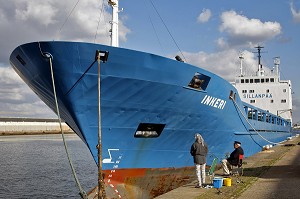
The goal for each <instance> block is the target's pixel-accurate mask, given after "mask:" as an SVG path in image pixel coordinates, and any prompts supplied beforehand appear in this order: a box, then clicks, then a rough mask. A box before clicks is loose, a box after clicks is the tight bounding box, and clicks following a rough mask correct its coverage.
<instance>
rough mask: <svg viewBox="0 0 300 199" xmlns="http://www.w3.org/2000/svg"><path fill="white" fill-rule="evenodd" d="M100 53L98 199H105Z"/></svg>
mask: <svg viewBox="0 0 300 199" xmlns="http://www.w3.org/2000/svg"><path fill="white" fill-rule="evenodd" d="M100 56H101V55H100V53H99V54H98V199H105V198H106V194H105V187H104V181H103V174H102V141H101V140H102V138H101V108H100V106H101V94H100V93H101V92H100V91H101V90H100V62H101V60H100Z"/></svg>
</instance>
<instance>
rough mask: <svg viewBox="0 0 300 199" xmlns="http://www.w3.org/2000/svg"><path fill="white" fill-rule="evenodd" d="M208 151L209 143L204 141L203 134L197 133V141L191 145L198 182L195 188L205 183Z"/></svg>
mask: <svg viewBox="0 0 300 199" xmlns="http://www.w3.org/2000/svg"><path fill="white" fill-rule="evenodd" d="M207 152H208V148H207V144H206V143H205V142H204V140H203V138H202V136H201V135H200V134H199V133H196V134H195V142H194V143H193V145H192V146H191V151H190V153H191V155H192V156H193V158H194V163H195V168H196V176H197V179H198V184H197V185H196V186H195V188H201V187H202V185H203V184H204V183H205V166H206V155H207Z"/></svg>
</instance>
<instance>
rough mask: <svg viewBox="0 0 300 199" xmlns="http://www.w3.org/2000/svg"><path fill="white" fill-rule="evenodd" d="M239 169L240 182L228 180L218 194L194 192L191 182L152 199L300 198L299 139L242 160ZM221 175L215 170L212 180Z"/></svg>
mask: <svg viewBox="0 0 300 199" xmlns="http://www.w3.org/2000/svg"><path fill="white" fill-rule="evenodd" d="M243 168H244V172H243V176H241V177H240V179H241V180H242V182H238V179H237V177H235V176H231V186H222V187H221V188H220V192H219V191H218V190H217V189H216V188H200V189H199V188H195V184H196V182H192V183H190V184H187V185H184V186H182V187H179V188H177V189H174V190H172V191H170V192H168V193H165V194H163V195H161V196H158V197H156V199H179V198H180V199H182V198H185V199H200V198H201V199H213V198H218V199H220V198H224V199H225V198H226V199H228V198H237V199H248V198H252V199H256V198H259V199H273V198H274V199H275V198H276V199H277V198H280V199H285V198H286V199H287V198H289V199H291V198H300V137H294V138H293V139H291V140H288V141H286V142H284V143H282V145H277V146H275V147H273V148H271V149H269V150H265V151H261V152H259V153H257V154H254V155H253V156H251V157H248V158H245V159H244V165H243ZM221 174H222V170H221V169H219V170H217V171H216V172H215V177H216V176H221ZM206 182H207V183H208V184H209V185H211V184H210V183H212V179H210V178H209V177H207V178H206Z"/></svg>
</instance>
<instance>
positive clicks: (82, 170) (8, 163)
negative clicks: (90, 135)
mask: <svg viewBox="0 0 300 199" xmlns="http://www.w3.org/2000/svg"><path fill="white" fill-rule="evenodd" d="M65 136H66V141H67V145H68V149H69V153H70V155H71V159H72V162H73V165H74V168H75V170H76V174H77V177H78V179H79V181H80V183H81V185H82V187H83V189H84V190H85V191H86V192H88V191H89V190H90V189H91V188H93V187H94V186H95V185H97V177H98V175H97V165H96V163H95V162H94V160H93V158H92V156H91V155H90V153H89V151H88V148H87V147H86V146H85V144H84V143H83V142H82V141H81V140H80V138H78V136H77V135H75V134H72V135H65ZM0 152H1V155H0V198H1V199H2V198H11V199H15V198H22V199H23V198H47V199H48V198H80V196H79V190H78V188H77V186H76V184H75V181H74V178H73V175H72V172H71V168H70V165H69V162H68V158H67V155H66V152H65V148H64V145H63V141H62V136H61V135H24V136H22V135H18V136H0Z"/></svg>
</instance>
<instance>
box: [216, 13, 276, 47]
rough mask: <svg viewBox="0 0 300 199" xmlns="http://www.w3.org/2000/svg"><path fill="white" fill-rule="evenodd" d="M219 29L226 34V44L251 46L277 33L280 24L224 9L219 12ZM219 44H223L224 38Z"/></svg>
mask: <svg viewBox="0 0 300 199" xmlns="http://www.w3.org/2000/svg"><path fill="white" fill-rule="evenodd" d="M219 30H220V32H224V33H226V34H227V35H228V37H227V41H226V42H227V43H228V44H227V46H245V45H250V46H252V45H256V44H257V43H261V42H263V41H266V40H269V39H272V38H274V37H276V36H277V35H279V34H280V33H281V25H280V24H279V23H278V22H270V21H268V22H262V21H260V20H259V19H248V18H247V17H246V16H243V15H239V14H237V13H236V12H235V11H226V12H223V13H222V14H221V25H220V27H219ZM221 44H222V45H223V46H224V40H223V42H222V43H221Z"/></svg>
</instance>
